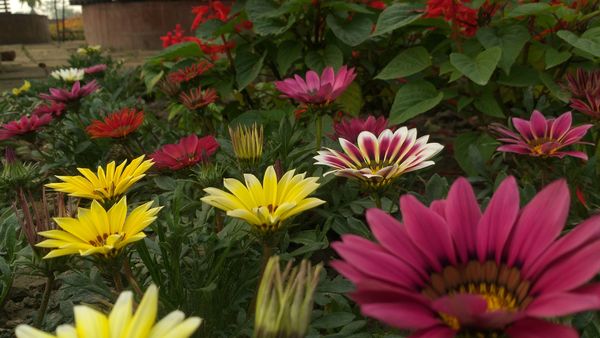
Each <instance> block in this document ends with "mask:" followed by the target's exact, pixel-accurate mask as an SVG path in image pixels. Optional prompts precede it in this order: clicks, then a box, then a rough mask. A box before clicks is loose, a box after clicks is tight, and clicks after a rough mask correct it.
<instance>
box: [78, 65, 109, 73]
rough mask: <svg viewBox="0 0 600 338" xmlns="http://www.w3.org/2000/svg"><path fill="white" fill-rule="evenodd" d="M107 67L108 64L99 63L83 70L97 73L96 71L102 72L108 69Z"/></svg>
mask: <svg viewBox="0 0 600 338" xmlns="http://www.w3.org/2000/svg"><path fill="white" fill-rule="evenodd" d="M106 68H108V66H107V65H105V64H104V63H101V64H97V65H94V66H91V67H87V68H84V69H83V72H84V73H85V74H96V73H102V72H104V71H105V70H106Z"/></svg>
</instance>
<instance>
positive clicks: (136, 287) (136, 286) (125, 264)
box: [123, 257, 144, 297]
mask: <svg viewBox="0 0 600 338" xmlns="http://www.w3.org/2000/svg"><path fill="white" fill-rule="evenodd" d="M123 269H124V271H123V272H124V273H125V277H126V278H127V281H128V282H129V284H130V285H131V287H132V288H133V291H135V293H136V294H137V295H138V296H140V297H142V296H143V295H144V292H143V291H142V289H141V288H140V284H139V283H138V282H137V280H136V279H135V276H134V275H133V271H131V266H130V265H129V259H127V257H126V258H125V261H124V262H123Z"/></svg>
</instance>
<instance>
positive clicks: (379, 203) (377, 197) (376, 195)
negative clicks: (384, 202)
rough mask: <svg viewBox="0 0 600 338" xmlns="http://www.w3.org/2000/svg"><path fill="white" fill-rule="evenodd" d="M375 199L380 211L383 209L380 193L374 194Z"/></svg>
mask: <svg viewBox="0 0 600 338" xmlns="http://www.w3.org/2000/svg"><path fill="white" fill-rule="evenodd" d="M373 199H374V200H375V206H376V207H377V208H378V209H381V196H380V195H379V193H378V192H374V193H373Z"/></svg>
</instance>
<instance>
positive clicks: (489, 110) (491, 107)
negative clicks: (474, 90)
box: [473, 90, 504, 118]
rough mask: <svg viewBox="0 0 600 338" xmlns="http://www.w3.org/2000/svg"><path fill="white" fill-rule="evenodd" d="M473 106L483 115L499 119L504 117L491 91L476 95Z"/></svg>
mask: <svg viewBox="0 0 600 338" xmlns="http://www.w3.org/2000/svg"><path fill="white" fill-rule="evenodd" d="M473 105H474V106H475V108H476V109H477V110H479V111H480V112H482V113H484V114H485V115H489V116H493V117H499V118H503V117H504V113H503V112H502V108H500V105H499V104H498V101H496V98H495V97H494V95H493V94H492V91H491V90H486V91H485V92H484V93H483V94H482V95H478V96H477V98H476V99H475V102H473Z"/></svg>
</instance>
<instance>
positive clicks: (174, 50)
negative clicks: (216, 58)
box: [146, 42, 204, 64]
mask: <svg viewBox="0 0 600 338" xmlns="http://www.w3.org/2000/svg"><path fill="white" fill-rule="evenodd" d="M203 54H204V53H203V52H202V49H200V46H198V44H197V43H195V42H184V43H178V44H176V45H172V46H169V47H167V48H166V49H164V50H163V51H161V52H160V53H158V54H157V55H155V56H153V57H151V58H149V59H147V61H146V62H147V63H150V64H160V63H161V62H163V61H165V60H172V59H176V58H189V57H200V56H202V55H203Z"/></svg>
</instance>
